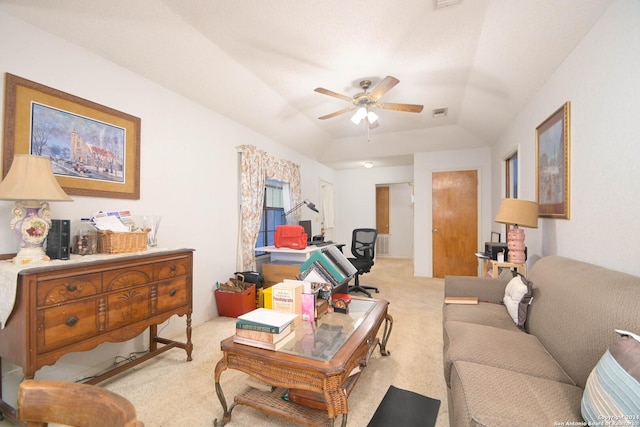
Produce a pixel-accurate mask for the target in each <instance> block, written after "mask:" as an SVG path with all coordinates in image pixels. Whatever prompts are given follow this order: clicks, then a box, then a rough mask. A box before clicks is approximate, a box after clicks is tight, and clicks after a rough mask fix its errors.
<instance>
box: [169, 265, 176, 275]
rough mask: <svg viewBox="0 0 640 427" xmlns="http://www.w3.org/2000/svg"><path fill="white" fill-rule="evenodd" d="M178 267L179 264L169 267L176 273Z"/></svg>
mask: <svg viewBox="0 0 640 427" xmlns="http://www.w3.org/2000/svg"><path fill="white" fill-rule="evenodd" d="M177 269H178V266H176V265H175V264H174V265H172V266H171V267H169V270H171V271H172V272H174V273H175V272H176V270H177Z"/></svg>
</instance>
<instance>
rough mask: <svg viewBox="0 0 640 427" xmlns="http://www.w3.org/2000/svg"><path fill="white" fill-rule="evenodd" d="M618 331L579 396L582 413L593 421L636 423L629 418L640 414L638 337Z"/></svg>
mask: <svg viewBox="0 0 640 427" xmlns="http://www.w3.org/2000/svg"><path fill="white" fill-rule="evenodd" d="M618 332H619V333H620V334H621V336H620V337H619V338H618V339H617V340H616V341H614V342H613V344H611V346H610V347H609V349H608V350H607V351H606V352H605V353H604V355H603V356H602V358H601V359H600V361H599V362H598V364H597V365H596V367H595V368H593V371H591V374H590V375H589V378H588V379H587V385H586V387H585V390H584V396H583V397H582V416H583V417H584V419H585V421H587V422H591V423H593V424H597V423H601V422H602V421H603V420H610V421H611V422H612V423H616V424H617V423H621V424H620V425H626V424H624V423H625V422H629V423H631V424H630V425H638V424H640V419H638V418H634V419H631V418H629V415H630V414H637V415H636V416H640V341H638V339H640V337H637V336H634V334H631V333H628V332H624V331H618Z"/></svg>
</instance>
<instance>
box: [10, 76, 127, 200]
mask: <svg viewBox="0 0 640 427" xmlns="http://www.w3.org/2000/svg"><path fill="white" fill-rule="evenodd" d="M14 154H32V155H38V156H45V157H49V158H51V168H52V169H53V172H54V174H55V176H56V179H57V180H58V182H59V183H60V186H62V188H63V189H64V190H65V192H66V193H67V194H71V195H80V196H93V197H111V198H119V199H136V200H137V199H139V198H140V119H139V118H137V117H134V116H131V115H129V114H126V113H123V112H121V111H117V110H114V109H112V108H109V107H105V106H104V105H100V104H97V103H95V102H91V101H87V100H86V99H82V98H79V97H77V96H74V95H70V94H68V93H65V92H61V91H59V90H56V89H53V88H50V87H47V86H43V85H41V84H38V83H36V82H33V81H30V80H27V79H24V78H22V77H18V76H14V75H12V74H9V73H7V74H6V81H5V117H4V147H3V157H2V160H3V176H6V174H7V173H8V172H9V168H10V167H11V163H12V162H13V156H14Z"/></svg>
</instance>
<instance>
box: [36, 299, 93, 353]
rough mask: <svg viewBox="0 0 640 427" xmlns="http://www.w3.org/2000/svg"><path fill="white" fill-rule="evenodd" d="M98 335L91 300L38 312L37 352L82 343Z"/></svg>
mask: <svg viewBox="0 0 640 427" xmlns="http://www.w3.org/2000/svg"><path fill="white" fill-rule="evenodd" d="M97 333H98V324H97V322H96V300H95V299H93V298H90V299H87V300H84V301H78V302H73V303H68V304H63V305H59V306H57V307H50V308H45V309H42V310H38V352H39V353H45V352H48V351H51V350H55V349H57V348H60V347H62V346H65V345H69V344H73V343H77V342H80V341H83V340H84V339H86V338H89V337H92V336H94V335H96V334H97Z"/></svg>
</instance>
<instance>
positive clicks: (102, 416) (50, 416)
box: [18, 380, 144, 427]
mask: <svg viewBox="0 0 640 427" xmlns="http://www.w3.org/2000/svg"><path fill="white" fill-rule="evenodd" d="M18 419H19V420H20V421H25V422H27V427H47V426H48V423H56V424H64V425H68V426H72V427H144V424H143V423H142V422H140V421H138V420H137V416H136V409H135V408H134V406H133V405H132V404H131V402H129V401H128V400H127V399H125V398H124V397H122V396H120V395H118V394H116V393H114V392H112V391H109V390H106V389H104V388H100V387H98V386H94V385H87V384H79V383H67V382H62V381H45V380H24V381H22V382H21V383H20V388H19V390H18Z"/></svg>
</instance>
